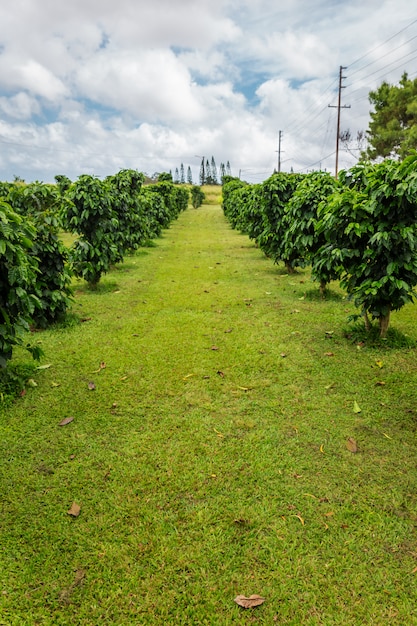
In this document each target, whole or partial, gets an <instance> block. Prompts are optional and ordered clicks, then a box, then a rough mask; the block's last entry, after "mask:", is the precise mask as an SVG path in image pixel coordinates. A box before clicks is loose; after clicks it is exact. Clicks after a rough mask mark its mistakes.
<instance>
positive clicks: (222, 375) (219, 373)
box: [217, 370, 224, 378]
mask: <svg viewBox="0 0 417 626" xmlns="http://www.w3.org/2000/svg"><path fill="white" fill-rule="evenodd" d="M217 374H218V375H219V376H220V378H224V372H222V371H220V370H218V372H217Z"/></svg>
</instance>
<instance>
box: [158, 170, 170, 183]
mask: <svg viewBox="0 0 417 626" xmlns="http://www.w3.org/2000/svg"><path fill="white" fill-rule="evenodd" d="M157 182H158V183H164V182H168V183H172V174H171V173H170V172H161V173H160V174H158V178H157Z"/></svg>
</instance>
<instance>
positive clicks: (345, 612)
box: [0, 205, 417, 626]
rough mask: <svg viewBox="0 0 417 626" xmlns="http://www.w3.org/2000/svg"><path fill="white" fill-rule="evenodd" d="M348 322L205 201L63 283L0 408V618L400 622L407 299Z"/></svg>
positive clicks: (409, 576) (409, 497)
mask: <svg viewBox="0 0 417 626" xmlns="http://www.w3.org/2000/svg"><path fill="white" fill-rule="evenodd" d="M353 313H355V310H354V308H353V305H352V304H351V303H350V302H348V301H347V300H346V299H345V298H344V294H343V293H342V292H341V291H340V290H339V288H338V286H337V285H336V284H333V285H332V286H331V291H330V294H329V296H328V298H327V299H326V300H325V301H323V300H321V298H319V297H317V292H316V287H315V285H314V284H313V283H311V281H310V278H309V274H308V272H307V271H300V272H299V273H297V274H295V275H291V276H288V275H286V274H285V273H284V271H283V268H281V267H276V266H274V265H273V264H272V263H271V261H269V260H267V259H265V258H264V257H263V255H262V253H261V252H260V251H259V250H258V249H256V248H255V247H254V245H253V244H252V243H251V242H250V241H249V240H248V239H247V237H245V236H243V235H241V234H239V233H237V232H234V231H232V230H231V229H230V228H229V226H228V225H227V223H226V222H225V220H224V218H223V216H222V214H221V210H220V208H219V207H218V206H214V205H211V206H203V207H202V208H200V209H198V210H193V209H189V210H188V211H186V212H185V213H183V214H182V215H181V216H180V218H179V220H178V221H177V222H176V223H175V224H173V225H172V227H171V228H170V230H168V231H166V232H165V233H164V235H163V237H162V238H161V239H159V240H158V241H157V242H156V247H154V248H149V249H145V250H141V251H140V252H139V253H138V254H137V255H135V256H133V257H130V258H128V259H127V260H126V262H125V263H124V264H123V265H121V266H119V267H117V268H116V269H115V270H114V271H113V272H112V273H111V274H109V275H108V276H106V277H104V279H103V281H102V283H101V284H100V286H99V289H98V290H97V291H96V292H94V293H92V292H89V291H88V289H87V288H86V286H85V285H84V284H83V283H81V282H79V283H76V302H75V305H74V310H73V315H74V316H75V317H74V316H73V318H72V319H73V321H74V319H77V318H78V319H82V320H84V321H83V322H80V323H78V324H75V323H72V324H69V325H68V326H67V327H65V326H63V327H60V328H55V329H53V330H50V331H45V332H43V333H39V334H37V335H36V336H35V337H34V340H35V341H36V340H38V341H40V342H41V346H42V348H43V350H44V352H45V358H44V359H43V364H44V365H47V364H50V367H49V368H48V369H44V370H38V372H37V373H36V374H35V375H34V378H35V380H36V382H37V384H38V386H37V387H34V388H30V389H28V392H27V394H26V395H25V396H24V397H22V398H19V399H18V400H17V401H16V403H15V404H14V405H13V406H12V407H8V408H5V409H4V410H3V412H2V414H1V415H0V432H1V438H0V441H1V455H0V475H1V476H2V479H1V480H2V490H1V493H2V508H1V537H0V545H1V553H0V554H1V556H0V576H1V585H0V602H1V610H0V624H2V625H3V624H4V625H7V626H9V625H12V626H14V625H19V626H20V625H22V624H24V625H25V626H26V625H28V626H32V625H37V626H38V625H54V626H55V625H67V624H68V625H70V624H71V625H74V624H82V625H86V626H89V625H91V626H96V625H98V624H112V625H120V626H122V625H123V626H124V625H130V624H132V625H133V624H135V625H136V624H158V625H159V624H161V625H164V624H175V625H177V624H203V625H205V624H207V625H212V624H214V625H217V624H219V625H221V626H222V625H228V624H252V623H255V624H274V623H278V624H291V625H294V626H299V625H302V626H305V625H309V626H310V625H319V624H323V625H326V626H328V625H333V624H334V625H336V624H337V625H343V626H347V625H357V624H378V625H380V624H381V625H382V624H390V625H404V624H407V625H410V624H417V609H416V600H417V592H416V576H417V547H416V542H417V533H416V519H417V501H416V500H417V489H416V468H415V454H416V432H417V402H416V400H417V397H416V396H417V391H416V389H417V386H416V378H417V375H416V370H417V363H416V359H415V348H414V346H415V342H416V341H417V331H416V327H415V317H416V309H415V307H413V306H407V307H406V308H405V309H404V310H402V311H401V312H399V313H396V314H393V316H392V332H391V334H390V336H389V337H388V339H387V341H385V342H380V341H378V340H376V339H375V338H371V339H370V340H367V339H365V340H364V337H363V334H361V329H360V327H359V326H352V327H351V330H347V322H346V320H347V317H348V316H349V315H352V314H353ZM25 361H26V362H27V357H26V356H25V355H24V354H23V353H16V363H18V364H19V363H24V362H25ZM100 363H105V367H102V368H100ZM90 382H94V384H95V390H90V389H89V383H90ZM382 383H383V384H382ZM355 401H356V402H357V404H358V405H359V407H360V409H361V412H360V413H355V412H354V402H355ZM70 416H71V417H74V420H73V421H72V422H71V423H70V424H68V425H67V426H63V427H60V426H59V422H60V421H61V420H62V419H63V418H65V417H70ZM349 437H351V438H354V439H355V441H356V442H357V447H358V451H357V453H352V452H350V451H349V450H348V448H347V445H346V442H347V440H348V438H349ZM74 501H75V502H77V503H78V504H80V505H81V514H80V516H79V517H78V518H71V517H70V516H69V515H68V514H67V511H68V509H69V508H70V506H71V504H72V502H74ZM254 593H256V594H260V595H262V596H263V597H265V598H266V601H265V603H264V604H263V605H262V606H260V607H258V608H256V609H253V610H246V611H245V610H244V609H241V608H239V607H238V606H237V605H236V604H235V603H234V601H233V599H234V597H235V596H236V595H238V594H244V595H251V594H254Z"/></svg>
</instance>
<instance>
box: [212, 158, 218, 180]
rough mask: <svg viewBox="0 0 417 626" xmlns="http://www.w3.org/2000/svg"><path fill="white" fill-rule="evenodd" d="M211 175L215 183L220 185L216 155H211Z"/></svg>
mask: <svg viewBox="0 0 417 626" xmlns="http://www.w3.org/2000/svg"><path fill="white" fill-rule="evenodd" d="M211 177H212V179H213V185H218V184H219V181H218V178H217V167H216V161H215V160H214V156H212V157H211Z"/></svg>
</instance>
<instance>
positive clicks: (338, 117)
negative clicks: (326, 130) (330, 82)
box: [329, 65, 350, 180]
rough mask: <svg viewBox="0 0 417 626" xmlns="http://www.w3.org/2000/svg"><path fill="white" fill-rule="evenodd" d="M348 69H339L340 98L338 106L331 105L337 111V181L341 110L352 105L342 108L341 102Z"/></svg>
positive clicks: (336, 173) (345, 105)
mask: <svg viewBox="0 0 417 626" xmlns="http://www.w3.org/2000/svg"><path fill="white" fill-rule="evenodd" d="M345 69H346V67H343V66H342V65H341V66H340V69H339V96H338V100H337V105H335V104H329V107H330V108H332V109H337V133H336V167H335V175H334V177H335V178H336V180H337V175H338V172H339V139H340V109H350V104H344V105H343V106H342V104H341V102H342V89H344V88H345V85H342V80H344V79H345V78H346V77H345V76H343V70H345Z"/></svg>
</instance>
